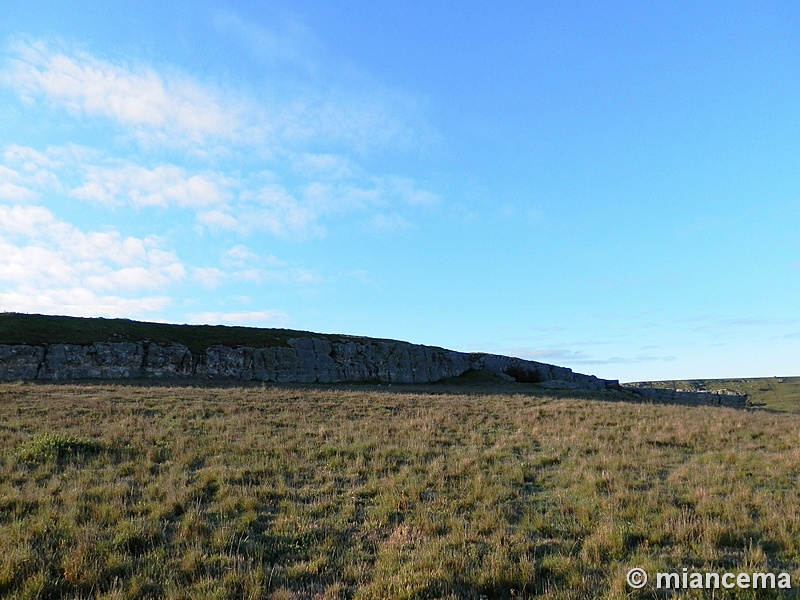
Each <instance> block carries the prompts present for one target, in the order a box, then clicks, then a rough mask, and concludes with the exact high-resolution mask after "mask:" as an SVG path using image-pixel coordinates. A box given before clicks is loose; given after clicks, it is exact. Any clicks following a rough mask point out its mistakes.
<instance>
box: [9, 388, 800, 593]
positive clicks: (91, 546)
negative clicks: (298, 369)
mask: <svg viewBox="0 0 800 600" xmlns="http://www.w3.org/2000/svg"><path fill="white" fill-rule="evenodd" d="M798 425H800V416H797V415H792V414H781V415H776V414H774V413H767V412H757V411H741V410H738V411H737V410H733V409H725V408H718V407H698V408H690V407H685V406H667V405H652V404H633V403H623V402H611V401H602V400H576V399H567V398H561V399H554V398H536V397H531V396H523V395H481V394H472V395H457V394H422V393H387V392H383V393H378V392H376V391H374V390H363V391H358V390H355V391H354V390H348V389H341V390H323V389H300V388H269V387H268V388H255V387H251V388H216V389H213V388H189V387H174V388H170V387H126V386H113V385H108V386H102V385H93V386H79V385H70V386H49V385H43V386H40V385H26V384H22V385H20V384H8V385H3V386H0V447H2V449H3V452H2V456H1V457H0V557H2V561H0V596H3V597H10V598H37V597H39V598H46V597H51V598H52V597H63V598H95V597H97V598H187V599H188V598H287V599H288V598H320V599H322V598H360V599H367V598H372V599H384V598H475V599H478V598H512V597H513V598H531V597H534V596H536V597H544V598H552V599H555V598H626V597H633V598H652V597H654V590H653V589H652V588H645V589H644V590H642V591H641V592H634V591H632V590H630V589H629V588H627V587H626V584H625V573H626V572H627V570H628V569H629V568H630V567H632V566H641V567H644V568H647V569H648V570H652V571H653V572H655V571H657V570H663V571H666V570H671V569H679V568H681V567H684V566H686V567H690V568H693V569H696V570H728V571H734V572H736V571H751V570H769V571H784V570H788V571H790V572H791V573H792V576H793V580H794V578H796V577H797V576H798V565H800V491H798V487H797V484H798V475H800V450H799V449H798V444H797V441H796V439H797V438H796V432H797V431H798ZM793 583H794V581H793ZM721 591H722V590H718V592H717V594H716V595H715V596H714V597H716V598H724V597H726V596H725V595H724V594H721V593H719V592H721ZM685 597H697V598H700V597H704V596H702V595H701V594H695V595H694V596H692V595H690V594H688V595H686V596H685ZM727 597H737V598H739V597H741V598H744V597H758V598H768V597H782V598H785V597H797V595H796V594H795V596H790V595H789V596H787V595H786V594H785V593H784V594H783V595H778V594H773V595H772V596H771V595H770V593H769V592H766V593H765V592H759V593H758V595H757V596H756V595H747V594H746V593H744V592H739V593H738V595H732V596H731V595H729V596H727Z"/></svg>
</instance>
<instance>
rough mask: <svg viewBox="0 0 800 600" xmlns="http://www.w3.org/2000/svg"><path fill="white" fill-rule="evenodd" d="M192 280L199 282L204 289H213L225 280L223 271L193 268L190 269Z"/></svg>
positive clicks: (211, 268)
mask: <svg viewBox="0 0 800 600" xmlns="http://www.w3.org/2000/svg"><path fill="white" fill-rule="evenodd" d="M192 279H194V280H195V281H199V282H200V283H201V284H202V285H203V287H205V288H208V289H213V288H216V287H218V286H219V284H220V282H222V280H223V279H225V271H222V270H221V269H217V268H216V267H195V268H193V269H192Z"/></svg>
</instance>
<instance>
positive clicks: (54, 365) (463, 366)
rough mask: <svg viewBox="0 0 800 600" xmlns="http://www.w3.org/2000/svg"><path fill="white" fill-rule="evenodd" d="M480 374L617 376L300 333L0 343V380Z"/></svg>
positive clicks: (572, 381) (322, 379) (571, 383)
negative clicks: (227, 342)
mask: <svg viewBox="0 0 800 600" xmlns="http://www.w3.org/2000/svg"><path fill="white" fill-rule="evenodd" d="M469 370H475V371H486V372H488V373H492V374H494V375H498V376H500V377H503V378H504V379H507V380H509V381H512V380H513V381H519V382H526V383H540V384H542V385H543V386H545V387H550V388H561V389H573V390H603V389H618V388H619V384H618V382H616V381H609V380H604V379H599V378H597V377H594V376H591V375H582V374H580V373H574V372H573V371H572V370H571V369H568V368H565V367H557V366H553V365H548V364H544V363H539V362H535V361H529V360H523V359H520V358H513V357H508V356H499V355H494V354H467V353H463V352H456V351H453V350H445V349H442V348H434V347H431V346H421V345H417V344H410V343H407V342H399V341H389V340H365V339H358V340H355V339H350V338H345V337H343V338H341V339H338V340H337V339H331V336H328V337H315V336H309V337H298V338H292V339H289V340H288V342H287V344H286V345H285V346H274V347H267V348H254V347H249V346H237V347H230V346H221V345H215V346H211V347H209V348H206V349H205V350H204V351H203V352H201V353H192V352H191V351H190V350H189V349H188V348H187V347H186V346H183V345H181V344H178V343H171V344H163V343H153V342H149V341H141V342H95V343H93V344H88V345H79V344H67V343H53V344H42V345H26V344H2V345H0V380H2V381H18V380H43V381H67V380H85V379H130V378H147V379H176V378H180V379H205V380H208V379H222V380H232V381H267V382H276V383H341V382H364V381H377V382H386V383H432V382H436V381H439V380H441V379H445V378H448V377H457V376H459V375H463V374H464V373H466V372H467V371H469Z"/></svg>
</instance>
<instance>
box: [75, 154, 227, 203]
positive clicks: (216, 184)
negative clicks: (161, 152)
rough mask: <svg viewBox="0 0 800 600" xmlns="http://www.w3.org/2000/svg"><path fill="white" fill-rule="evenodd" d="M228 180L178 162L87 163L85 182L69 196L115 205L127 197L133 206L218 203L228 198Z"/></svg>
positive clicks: (126, 199)
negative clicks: (194, 171)
mask: <svg viewBox="0 0 800 600" xmlns="http://www.w3.org/2000/svg"><path fill="white" fill-rule="evenodd" d="M225 185H226V182H225V180H224V178H223V177H222V176H221V175H218V174H213V173H203V174H195V175H192V174H189V173H187V172H186V171H185V170H184V169H181V168H179V167H176V166H175V165H161V166H158V167H156V168H154V169H146V168H144V167H141V166H138V165H135V164H131V163H125V164H122V165H120V166H118V167H111V168H108V167H98V166H88V167H86V178H85V181H84V183H83V184H82V185H81V186H80V187H77V188H75V189H73V190H72V191H70V196H72V197H74V198H78V199H81V200H91V201H94V202H99V203H101V204H108V205H113V204H117V203H118V202H120V201H128V202H130V203H131V204H132V205H133V206H137V207H142V206H162V207H163V206H168V205H172V204H175V205H178V206H194V207H202V206H208V205H212V204H218V203H220V202H222V201H223V200H224V199H226V198H227V196H228V192H227V191H226V190H225Z"/></svg>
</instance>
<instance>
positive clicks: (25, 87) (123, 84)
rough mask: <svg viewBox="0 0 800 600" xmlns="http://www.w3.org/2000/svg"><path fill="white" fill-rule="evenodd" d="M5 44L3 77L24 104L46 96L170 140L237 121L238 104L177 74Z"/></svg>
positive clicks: (220, 133) (205, 134)
mask: <svg viewBox="0 0 800 600" xmlns="http://www.w3.org/2000/svg"><path fill="white" fill-rule="evenodd" d="M11 51H12V53H13V54H14V55H16V58H13V59H11V60H9V61H8V68H7V69H6V70H5V72H4V73H3V76H2V79H3V81H4V82H5V83H6V84H8V85H10V86H12V87H13V88H14V89H16V90H17V92H18V93H19V95H20V96H21V97H22V98H23V100H24V101H26V102H28V103H34V102H35V100H36V99H37V98H39V97H42V96H44V97H45V98H47V99H48V100H49V101H51V102H52V103H54V104H56V105H60V106H63V107H64V108H66V109H67V110H69V111H70V112H72V113H74V114H79V115H88V116H100V117H105V118H108V119H111V120H113V121H116V122H117V123H119V124H121V125H123V126H126V127H129V128H132V129H133V130H134V131H135V132H136V134H137V135H139V136H140V137H142V138H143V139H156V140H157V141H159V142H161V143H165V144H169V145H175V144H177V145H186V144H197V143H201V142H203V141H205V140H207V139H208V138H209V137H210V136H215V137H223V138H227V137H230V135H231V133H232V132H240V130H241V128H242V118H241V114H242V112H243V109H242V108H241V107H240V106H237V105H235V104H234V103H232V102H230V101H227V100H224V99H223V98H222V93H221V92H220V91H218V90H216V89H214V88H212V87H210V86H203V85H200V84H199V83H197V82H195V81H193V80H192V79H191V78H189V77H187V76H185V75H182V74H180V73H176V72H173V73H170V75H169V77H165V76H163V75H162V74H160V73H158V72H157V71H155V70H154V69H153V68H152V67H149V66H146V65H135V66H133V65H128V64H124V63H113V62H110V61H106V60H101V59H98V58H96V57H94V56H92V55H91V54H88V53H86V52H83V51H79V50H68V49H54V48H52V47H50V46H49V45H48V44H46V43H45V42H43V41H41V40H37V41H31V40H26V39H18V40H17V41H16V42H14V43H12V45H11Z"/></svg>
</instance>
